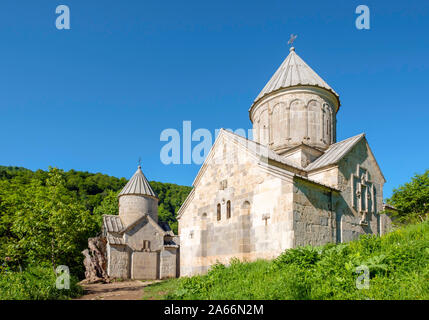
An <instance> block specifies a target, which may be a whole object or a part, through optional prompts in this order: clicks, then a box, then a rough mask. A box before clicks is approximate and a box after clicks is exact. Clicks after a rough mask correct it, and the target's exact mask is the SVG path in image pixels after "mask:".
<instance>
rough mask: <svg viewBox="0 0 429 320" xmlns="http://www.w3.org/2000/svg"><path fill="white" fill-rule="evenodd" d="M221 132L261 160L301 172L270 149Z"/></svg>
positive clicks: (231, 133)
mask: <svg viewBox="0 0 429 320" xmlns="http://www.w3.org/2000/svg"><path fill="white" fill-rule="evenodd" d="M221 131H222V132H223V133H224V134H225V135H226V136H228V137H230V138H231V139H233V140H234V141H236V142H237V143H239V144H240V145H242V146H244V147H245V148H247V150H248V151H249V152H250V153H251V154H253V155H255V156H258V157H262V158H267V159H270V160H274V161H276V162H279V163H282V164H285V165H287V166H290V167H293V168H296V169H298V170H303V168H301V167H298V166H297V165H296V164H294V163H292V162H290V161H288V160H286V159H285V158H283V157H282V156H279V155H278V154H277V153H276V152H274V151H273V150H271V149H270V148H268V147H267V146H266V145H263V144H260V143H258V142H256V141H253V140H250V139H247V138H244V137H242V136H240V135H238V134H236V133H233V132H231V131H229V130H225V129H221Z"/></svg>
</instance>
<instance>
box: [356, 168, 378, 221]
mask: <svg viewBox="0 0 429 320" xmlns="http://www.w3.org/2000/svg"><path fill="white" fill-rule="evenodd" d="M350 181H351V189H352V192H351V196H352V199H351V200H352V207H353V208H354V209H355V210H356V211H357V212H359V213H360V214H361V215H362V217H361V221H360V224H361V225H368V221H367V216H368V214H371V213H375V208H376V206H375V186H374V184H373V183H372V182H371V181H370V177H369V173H368V170H366V169H364V168H362V167H361V166H359V165H357V168H356V174H353V173H352V175H351V178H350Z"/></svg>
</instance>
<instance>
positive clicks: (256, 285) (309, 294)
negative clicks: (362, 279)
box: [144, 221, 429, 300]
mask: <svg viewBox="0 0 429 320" xmlns="http://www.w3.org/2000/svg"><path fill="white" fill-rule="evenodd" d="M361 265H366V266H367V267H368V268H369V271H370V282H369V288H368V289H360V290H359V289H358V288H357V286H356V280H357V277H358V276H359V274H358V273H356V268H357V267H358V266H361ZM144 298H145V299H222V300H223V299H238V300H240V299H297V300H305V299H323V300H324V299H341V300H343V299H364V300H365V299H376V300H379V299H398V300H402V299H425V300H427V299H429V222H428V221H426V222H424V223H420V224H416V225H410V226H407V227H404V228H402V229H398V230H396V231H393V232H391V233H389V234H387V235H385V236H383V237H378V236H371V235H365V236H362V237H361V238H360V239H359V240H357V241H353V242H349V243H346V244H337V245H333V244H327V245H325V246H320V247H310V246H308V247H301V248H296V249H289V250H286V251H285V252H284V253H283V254H281V255H280V256H279V257H278V258H277V259H275V260H272V261H266V260H258V261H256V262H251V263H242V262H240V261H239V260H232V261H231V263H230V265H229V266H228V267H227V266H224V265H222V264H216V265H215V266H213V267H212V268H211V270H210V271H209V272H208V274H206V275H203V276H194V277H185V278H181V279H175V280H169V281H165V282H161V283H157V284H154V285H152V286H149V287H147V288H145V297H144Z"/></svg>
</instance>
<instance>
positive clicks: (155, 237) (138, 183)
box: [102, 166, 179, 279]
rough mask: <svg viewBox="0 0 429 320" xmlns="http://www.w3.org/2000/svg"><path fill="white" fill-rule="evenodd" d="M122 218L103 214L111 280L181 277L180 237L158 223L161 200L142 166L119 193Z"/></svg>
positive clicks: (162, 223) (120, 215)
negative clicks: (159, 201)
mask: <svg viewBox="0 0 429 320" xmlns="http://www.w3.org/2000/svg"><path fill="white" fill-rule="evenodd" d="M118 197H119V215H103V226H102V237H103V238H104V239H105V242H106V259H107V274H108V276H109V277H110V278H122V279H130V278H131V279H165V278H175V277H177V276H178V275H179V237H178V236H176V235H174V233H173V231H172V230H171V229H170V227H169V225H168V223H166V222H159V221H158V200H159V199H158V197H157V195H156V194H155V192H154V191H153V190H152V188H151V186H150V184H149V182H148V181H147V179H146V177H145V176H144V174H143V172H142V170H141V167H140V166H138V169H137V171H136V173H134V175H133V176H132V178H131V179H130V180H129V181H128V183H127V184H126V185H125V187H124V188H123V189H122V191H121V192H120V193H119V196H118Z"/></svg>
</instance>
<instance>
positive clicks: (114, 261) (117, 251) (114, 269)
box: [107, 244, 131, 279]
mask: <svg viewBox="0 0 429 320" xmlns="http://www.w3.org/2000/svg"><path fill="white" fill-rule="evenodd" d="M107 254H108V259H107V260H108V263H107V273H108V275H109V277H111V278H121V279H127V278H130V274H131V272H130V271H131V270H130V257H131V256H130V251H129V250H128V248H127V247H126V246H124V245H111V244H108V245H107Z"/></svg>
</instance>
